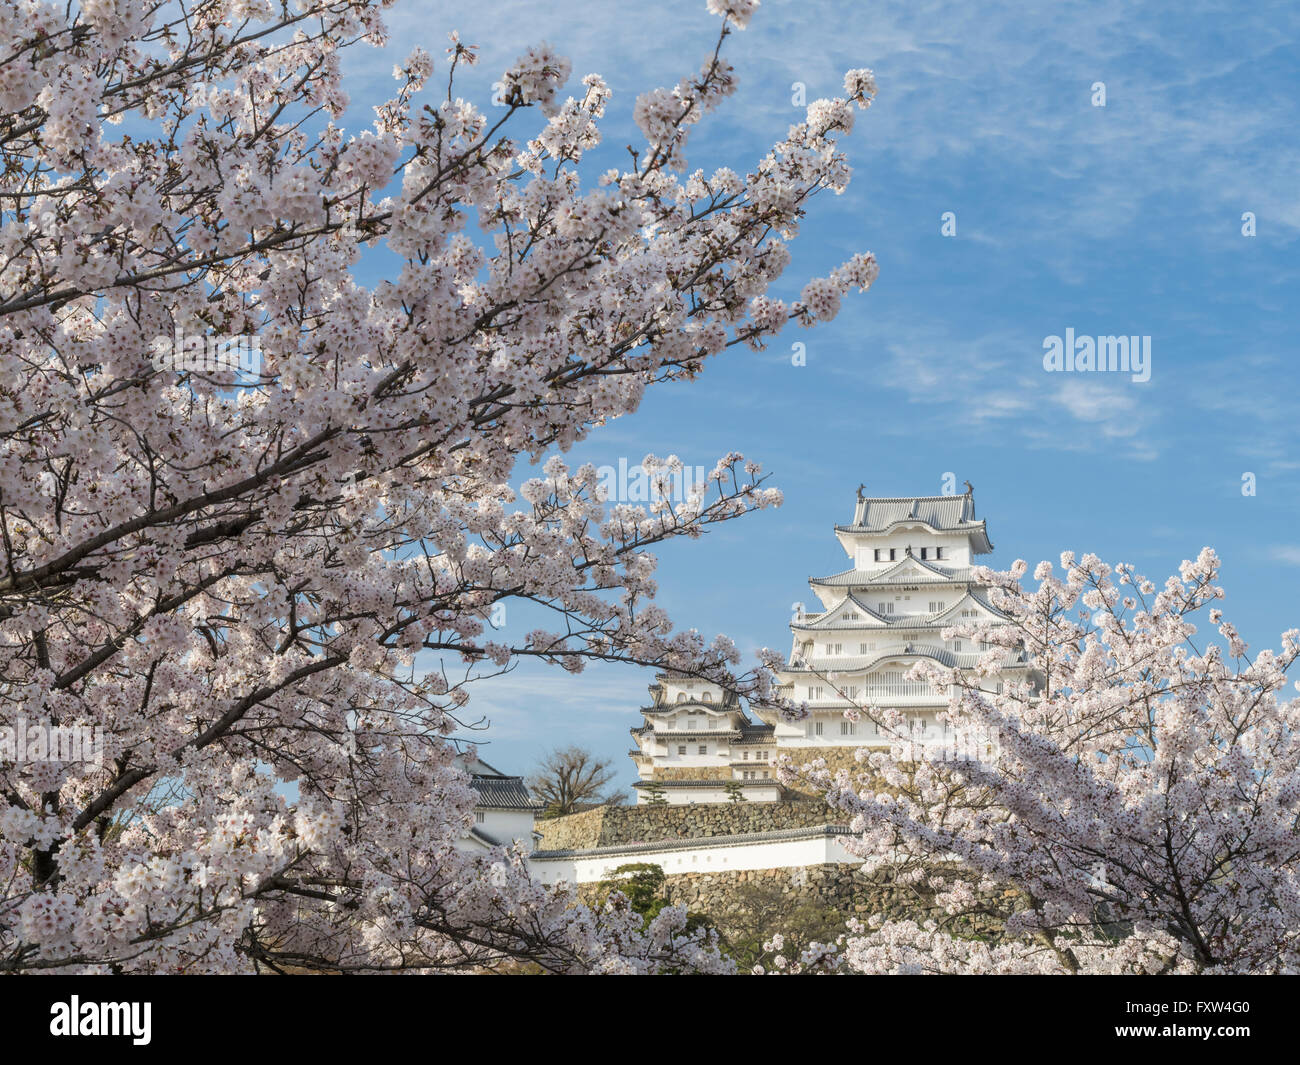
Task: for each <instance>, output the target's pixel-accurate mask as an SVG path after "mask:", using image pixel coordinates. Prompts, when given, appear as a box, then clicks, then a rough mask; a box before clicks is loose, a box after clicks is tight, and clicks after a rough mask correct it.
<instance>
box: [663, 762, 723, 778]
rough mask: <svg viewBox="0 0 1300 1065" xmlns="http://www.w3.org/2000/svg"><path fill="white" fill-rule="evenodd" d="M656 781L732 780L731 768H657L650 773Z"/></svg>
mask: <svg viewBox="0 0 1300 1065" xmlns="http://www.w3.org/2000/svg"><path fill="white" fill-rule="evenodd" d="M650 776H651V779H654V780H730V779H731V767H730V766H725V765H717V766H665V765H659V766H655V767H654V768H653V769H652V770H651V771H650Z"/></svg>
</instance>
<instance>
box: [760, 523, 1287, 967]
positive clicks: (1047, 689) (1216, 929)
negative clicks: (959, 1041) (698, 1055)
mask: <svg viewBox="0 0 1300 1065" xmlns="http://www.w3.org/2000/svg"><path fill="white" fill-rule="evenodd" d="M1026 569H1027V567H1026V565H1025V563H1023V562H1017V563H1016V564H1015V565H1014V567H1013V568H1012V570H1011V571H1010V572H1008V573H995V572H993V571H992V570H989V569H987V568H984V567H981V568H979V569H977V570H976V573H975V577H976V579H977V580H979V581H981V582H987V583H988V584H989V586H990V591H989V600H990V602H991V603H992V605H993V606H994V607H996V608H997V610H998V611H1000V612H1001V614H1002V615H1004V618H1003V620H1001V621H1000V622H998V623H992V622H990V623H978V624H977V623H971V624H968V625H963V626H957V627H954V628H952V629H950V630H945V633H944V636H945V637H946V638H951V637H956V636H964V637H968V638H970V639H972V640H975V641H984V643H983V644H982V646H988V648H989V650H988V651H987V652H986V654H984V655H983V656H982V658H981V660H980V664H979V667H978V668H976V669H974V670H968V671H961V670H954V669H944V668H940V667H939V666H938V665H937V664H936V665H926V666H922V667H916V668H915V669H914V674H915V675H917V676H925V677H927V678H928V679H929V680H930V681H931V683H932V684H934V685H935V686H936V688H937V689H938V690H940V691H946V692H947V693H948V694H949V698H950V701H949V707H948V710H947V719H948V722H949V723H950V724H951V725H952V726H953V727H955V728H956V729H957V730H958V731H959V732H965V733H966V734H968V735H976V736H981V737H983V738H984V739H985V740H987V743H981V744H980V746H979V748H978V750H976V751H975V752H973V753H972V755H971V756H969V757H963V758H956V759H953V758H947V759H944V758H940V757H938V756H936V755H934V753H933V752H932V751H929V750H926V749H924V748H920V747H917V746H912V745H910V744H908V743H907V742H906V736H907V733H906V730H905V729H904V728H899V727H898V726H899V724H900V720H899V718H898V715H897V714H894V715H891V714H890V713H889V712H888V711H885V710H881V709H877V708H870V707H868V708H864V709H865V711H866V712H868V713H872V714H873V715H874V716H877V717H878V718H879V719H880V720H882V721H884V722H885V723H886V726H887V727H890V728H892V729H894V731H895V735H896V737H897V742H896V743H895V744H894V749H893V750H892V751H891V752H889V753H884V752H876V753H872V754H870V755H869V756H866V757H865V758H864V761H865V762H866V765H865V766H864V768H863V771H862V772H860V773H854V772H850V771H847V770H843V771H840V772H839V773H835V774H832V773H830V772H828V771H827V769H826V768H825V766H824V764H823V765H820V766H816V767H814V768H813V769H812V770H811V771H810V773H809V776H810V777H811V779H813V780H814V781H815V782H816V783H818V784H819V785H820V786H821V787H822V788H823V789H824V790H825V791H826V792H827V798H828V801H829V802H830V803H831V804H832V805H833V806H835V807H837V808H838V809H840V810H842V811H844V812H845V814H846V815H848V816H849V817H850V818H852V822H851V823H852V827H853V830H854V832H855V833H856V835H855V836H853V837H852V838H851V840H850V841H849V846H850V849H851V850H852V851H853V852H854V853H855V854H856V855H859V856H860V857H862V858H863V859H864V861H865V868H866V869H867V870H868V871H872V870H884V871H887V872H888V874H889V875H890V876H892V877H893V878H894V879H895V882H896V883H898V884H900V885H911V886H913V887H914V888H915V889H916V890H917V891H918V893H925V894H928V895H929V897H930V899H931V900H932V901H933V902H935V903H937V905H938V906H939V907H940V908H941V909H942V913H943V916H942V917H941V918H939V919H935V920H928V921H916V920H908V921H882V920H880V919H875V920H872V921H869V922H866V923H865V924H856V925H854V926H853V927H852V929H851V931H850V934H849V935H848V936H847V937H845V938H844V939H842V940H841V942H839V943H838V944H820V945H814V946H813V947H812V948H809V950H807V951H805V952H804V954H803V956H801V957H799V958H797V959H796V958H789V959H787V958H781V960H780V964H779V965H778V966H777V968H778V970H781V969H784V970H785V971H791V970H795V969H800V970H802V971H826V970H832V971H833V970H836V969H841V968H843V969H849V970H853V971H864V972H1002V973H1006V972H1042V973H1078V972H1094V973H1167V972H1179V973H1209V972H1217V973H1238V972H1247V973H1271V972H1295V971H1297V969H1300V700H1295V699H1292V700H1290V701H1288V700H1287V699H1285V698H1284V697H1283V694H1282V693H1283V692H1284V689H1285V688H1286V686H1287V677H1286V671H1287V669H1288V668H1289V667H1290V666H1291V665H1292V664H1293V663H1294V662H1295V660H1296V657H1297V655H1300V631H1296V630H1292V631H1289V632H1286V633H1284V634H1283V636H1282V651H1281V652H1280V653H1275V652H1273V651H1263V652H1261V653H1259V654H1256V655H1254V656H1253V657H1252V656H1250V655H1249V654H1248V648H1247V646H1246V644H1245V643H1244V642H1243V641H1242V640H1241V638H1240V636H1239V635H1238V632H1237V630H1236V629H1235V628H1234V627H1233V626H1232V625H1231V624H1229V623H1228V622H1226V621H1224V620H1223V618H1222V614H1221V611H1220V610H1219V609H1218V607H1216V606H1212V605H1211V604H1214V603H1215V602H1216V601H1218V600H1220V599H1221V598H1222V597H1223V592H1222V589H1221V588H1220V587H1218V585H1217V584H1216V581H1217V580H1218V575H1219V560H1218V558H1217V557H1216V556H1215V554H1214V552H1213V551H1211V550H1210V549H1208V548H1207V549H1205V550H1204V551H1202V552H1201V554H1200V555H1199V556H1198V557H1197V558H1196V559H1195V560H1194V561H1187V562H1184V563H1183V564H1182V567H1181V569H1180V573H1179V576H1177V577H1172V578H1170V579H1169V580H1168V581H1167V582H1166V583H1165V585H1164V587H1163V588H1162V589H1159V590H1157V588H1156V587H1155V586H1154V585H1153V584H1152V583H1151V582H1150V581H1148V580H1146V579H1145V578H1143V577H1141V576H1139V575H1138V574H1137V573H1136V572H1135V571H1134V569H1133V568H1132V567H1131V566H1128V565H1118V566H1115V567H1114V568H1113V569H1112V568H1111V567H1109V566H1107V565H1105V564H1104V563H1102V562H1101V561H1100V560H1099V559H1098V558H1097V557H1096V556H1093V555H1087V556H1085V557H1083V558H1082V559H1078V560H1076V558H1075V557H1074V556H1073V554H1070V553H1067V554H1064V555H1062V556H1061V571H1062V572H1061V574H1060V575H1058V574H1057V572H1056V571H1055V570H1054V568H1053V567H1052V565H1051V564H1050V563H1046V562H1044V563H1041V564H1040V565H1039V566H1038V567H1037V569H1036V570H1035V573H1034V578H1035V580H1036V581H1037V582H1038V585H1037V587H1036V588H1028V587H1025V586H1023V585H1022V583H1021V579H1022V578H1023V576H1024V574H1025V572H1026ZM1202 613H1204V614H1208V618H1209V622H1210V624H1211V625H1213V626H1216V627H1217V630H1218V633H1219V635H1220V637H1221V638H1222V644H1220V643H1218V642H1211V643H1206V642H1203V641H1202V639H1201V638H1200V637H1199V635H1198V628H1197V625H1196V624H1195V617H1196V616H1197V615H1199V614H1202ZM1009 658H1011V659H1016V660H1021V661H1024V662H1027V664H1028V665H1029V670H1028V675H1027V679H1026V680H1025V681H1024V682H1023V683H1014V684H1013V683H1008V684H1006V685H1005V686H1004V687H1003V689H1002V691H1001V692H1000V693H999V692H998V691H996V688H995V686H992V685H990V684H989V683H988V682H989V680H990V679H992V678H994V677H997V676H999V675H1000V672H999V671H1000V670H1001V668H1002V667H1003V666H1004V665H1005V663H1006V662H1007V661H1008V659H1009ZM991 687H992V688H994V690H989V689H990V688H991ZM860 757H861V756H860ZM782 772H783V773H784V774H785V775H786V776H787V778H788V777H790V776H792V775H793V772H792V769H791V768H790V767H789V766H787V767H786V768H784V769H783V770H782ZM990 914H1001V915H1003V916H1004V917H1005V935H1004V936H1003V937H1002V938H1001V939H999V940H997V941H995V942H987V941H981V940H980V939H978V938H976V937H973V936H971V935H969V934H965V935H963V934H962V922H963V920H964V919H969V918H971V917H972V916H988V915H990ZM967 928H969V925H967ZM779 948H780V944H779V943H777V944H776V946H775V949H777V950H779Z"/></svg>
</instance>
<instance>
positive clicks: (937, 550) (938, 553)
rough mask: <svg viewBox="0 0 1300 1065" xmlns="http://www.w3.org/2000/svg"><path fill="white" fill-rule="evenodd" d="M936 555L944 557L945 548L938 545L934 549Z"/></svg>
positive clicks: (936, 556)
mask: <svg viewBox="0 0 1300 1065" xmlns="http://www.w3.org/2000/svg"><path fill="white" fill-rule="evenodd" d="M934 557H935V558H943V548H942V547H936V548H935V549H934Z"/></svg>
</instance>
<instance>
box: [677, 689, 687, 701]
mask: <svg viewBox="0 0 1300 1065" xmlns="http://www.w3.org/2000/svg"><path fill="white" fill-rule="evenodd" d="M677 701H678V702H679V703H684V702H686V693H685V692H678V693H677Z"/></svg>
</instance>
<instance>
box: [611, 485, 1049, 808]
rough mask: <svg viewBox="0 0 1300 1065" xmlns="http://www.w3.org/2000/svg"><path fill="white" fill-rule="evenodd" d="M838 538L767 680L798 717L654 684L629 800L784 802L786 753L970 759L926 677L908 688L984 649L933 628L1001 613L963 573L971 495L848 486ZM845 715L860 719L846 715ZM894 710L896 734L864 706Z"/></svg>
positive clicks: (973, 546) (1004, 672) (1010, 674)
mask: <svg viewBox="0 0 1300 1065" xmlns="http://www.w3.org/2000/svg"><path fill="white" fill-rule="evenodd" d="M835 536H836V538H837V539H838V540H839V542H840V546H841V547H842V548H843V549H844V551H845V553H846V554H847V555H848V557H849V561H850V566H849V568H848V569H846V570H844V571H842V572H840V573H834V574H831V575H830V576H827V577H814V578H811V579H810V581H809V584H810V586H811V588H812V591H813V593H814V594H815V595H816V596H817V598H818V600H820V605H821V607H822V609H821V610H820V611H816V612H807V611H805V612H802V613H800V614H799V615H797V616H796V617H795V618H794V620H793V621H792V622H791V624H790V632H791V636H792V641H791V650H790V656H789V659H788V660H787V665H786V668H785V669H784V670H782V671H781V672H780V673H779V674H778V681H779V691H780V694H781V695H783V696H784V697H785V698H787V699H789V700H791V701H792V702H794V703H796V704H798V703H806V704H807V707H808V711H809V716H808V717H807V718H806V719H805V720H802V721H796V722H789V721H786V720H785V719H784V718H783V717H782V716H781V715H780V713H779V712H778V711H777V710H775V709H772V708H770V707H759V706H753V707H751V708H750V710H751V711H752V713H753V714H754V716H755V717H757V718H758V721H757V722H755V721H753V720H751V719H750V717H748V716H747V715H746V713H745V711H744V709H743V708H742V707H741V705H740V703H739V702H738V701H737V700H736V699H735V698H734V696H731V695H727V694H725V693H724V692H723V691H722V689H720V688H719V687H717V686H716V685H712V684H709V683H707V682H705V681H701V680H693V679H690V678H675V677H672V676H668V675H663V676H660V677H659V678H658V679H657V683H656V684H654V685H651V687H650V693H651V696H652V699H653V702H652V704H651V705H650V706H648V707H644V708H643V709H642V711H641V713H642V716H643V718H644V723H643V724H642V726H641V727H639V728H634V729H632V730H631V731H632V738H633V741H634V742H635V743H636V749H635V750H633V751H631V752H630V754H631V756H632V760H633V761H634V762H635V763H636V765H637V769H638V771H639V773H640V776H641V779H640V780H639V781H637V783H636V784H635V785H634V787H635V788H636V791H637V801H638V803H645V802H648V801H666V802H670V803H689V802H722V801H725V800H729V799H732V798H735V797H737V796H738V795H739V796H740V797H743V798H744V799H746V800H748V801H764V800H776V799H781V798H786V797H788V796H787V794H786V792H785V790H784V789H783V788H782V786H781V785H780V784H779V782H778V781H777V780H776V772H775V768H774V765H775V761H776V759H777V758H778V757H779V756H780V755H783V754H789V755H791V756H793V757H794V759H795V761H796V763H800V762H805V761H810V760H811V759H813V758H824V759H826V761H827V763H828V765H830V767H831V768H832V769H838V768H842V767H848V766H852V765H853V763H854V757H853V756H854V754H855V752H856V751H857V750H858V749H859V748H861V747H874V748H887V747H889V746H890V745H891V743H892V742H895V741H896V740H899V739H901V740H903V741H904V742H906V743H915V744H921V745H925V746H927V747H929V748H930V749H932V750H933V751H935V753H936V754H941V753H942V752H944V751H949V750H951V751H952V752H953V753H954V754H958V753H962V754H972V753H977V748H978V747H979V746H980V745H981V744H982V743H983V742H984V741H983V739H982V738H981V737H972V736H959V735H957V733H956V731H955V730H954V729H953V728H952V727H951V726H950V725H949V724H947V723H946V722H943V721H941V720H940V719H939V715H940V714H941V713H942V711H943V710H945V709H946V708H947V705H948V700H947V697H946V696H944V695H939V694H937V693H935V692H934V690H933V689H932V688H931V687H930V685H929V683H928V682H926V681H923V680H908V679H907V674H908V672H909V670H910V669H911V668H912V666H913V665H915V664H916V663H917V662H918V661H922V660H927V659H928V660H931V661H933V662H936V663H938V664H940V665H943V666H947V667H955V668H959V669H965V668H971V669H973V668H974V667H975V666H976V664H977V663H978V661H979V659H980V658H981V657H982V656H983V655H984V654H985V653H987V651H988V650H989V648H988V647H987V646H986V645H980V644H977V643H975V642H974V641H972V640H970V639H969V638H950V639H947V640H945V639H944V638H943V630H944V629H948V628H952V627H955V626H962V625H977V624H986V623H994V624H996V623H997V622H999V621H1001V620H1005V619H1004V615H1002V614H1000V613H999V612H998V610H997V609H996V608H995V607H994V606H993V605H992V604H991V603H990V602H989V600H988V598H987V596H986V589H985V587H984V586H983V585H981V584H979V583H978V582H977V581H976V580H975V579H974V575H973V571H974V569H975V567H976V566H977V565H978V564H979V563H978V562H977V561H976V559H977V558H978V557H979V556H981V555H987V554H989V553H991V552H992V550H993V545H992V543H991V542H990V541H989V537H988V530H987V528H986V526H985V523H984V521H983V520H982V519H980V518H977V517H976V516H975V498H974V490H973V489H972V488H971V487H970V484H969V482H967V491H966V493H965V494H964V495H940V496H905V497H894V496H891V497H871V496H865V495H863V493H862V489H861V488H859V489H858V498H857V503H856V506H855V507H854V511H853V521H852V523H851V524H849V525H837V526H836V527H835ZM1000 669H1001V674H1000V675H1001V677H1002V678H1004V679H1000V680H998V679H988V680H985V681H984V683H983V686H984V687H985V688H986V689H988V690H990V691H999V692H1000V691H1001V690H1002V686H1003V684H1004V683H1005V682H1006V681H1007V680H1012V679H1014V680H1021V679H1024V678H1025V675H1026V672H1027V669H1028V667H1027V665H1026V663H1025V660H1024V656H1023V655H1019V654H1011V655H1008V657H1007V658H1006V659H1004V661H1003V662H1002V664H1001V667H1000ZM850 707H857V708H858V709H859V711H860V717H859V720H856V721H854V720H851V719H850V718H848V717H846V716H845V711H846V710H849V709H850ZM872 707H877V708H888V709H891V710H897V711H898V712H899V713H901V714H902V715H903V721H904V725H903V728H904V730H905V731H904V733H903V734H902V735H901V736H900V735H899V734H898V733H897V732H895V733H892V734H891V732H890V730H889V729H888V728H887V727H885V726H882V724H881V722H880V721H878V720H875V719H873V717H872V716H871V712H870V708H872Z"/></svg>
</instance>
